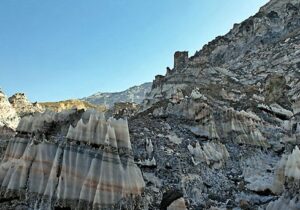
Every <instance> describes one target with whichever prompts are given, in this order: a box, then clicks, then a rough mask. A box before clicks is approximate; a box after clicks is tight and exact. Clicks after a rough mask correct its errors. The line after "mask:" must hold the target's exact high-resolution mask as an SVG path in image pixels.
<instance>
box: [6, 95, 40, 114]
mask: <svg viewBox="0 0 300 210" xmlns="http://www.w3.org/2000/svg"><path fill="white" fill-rule="evenodd" d="M8 100H9V102H10V104H11V105H12V107H13V108H14V109H15V110H16V112H17V113H18V115H19V116H20V117H23V116H25V115H28V114H32V113H35V112H43V111H45V109H44V108H43V107H42V106H40V105H39V104H38V103H31V102H30V101H29V100H28V99H27V97H26V96H25V94H24V93H16V94H14V95H13V96H11V97H9V99H8Z"/></svg>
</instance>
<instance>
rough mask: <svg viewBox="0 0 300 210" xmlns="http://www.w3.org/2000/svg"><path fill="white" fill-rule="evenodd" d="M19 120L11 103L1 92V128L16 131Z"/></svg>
mask: <svg viewBox="0 0 300 210" xmlns="http://www.w3.org/2000/svg"><path fill="white" fill-rule="evenodd" d="M19 120H20V118H19V116H18V114H17V112H16V110H15V109H14V108H13V107H12V105H11V104H10V103H9V101H8V99H7V97H6V95H5V94H4V93H3V92H1V91H0V127H2V126H7V127H9V128H12V129H16V127H17V126H18V123H19Z"/></svg>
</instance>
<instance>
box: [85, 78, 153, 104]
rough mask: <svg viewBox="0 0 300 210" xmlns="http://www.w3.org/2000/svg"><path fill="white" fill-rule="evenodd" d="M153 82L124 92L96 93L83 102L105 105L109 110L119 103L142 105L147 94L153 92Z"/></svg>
mask: <svg viewBox="0 0 300 210" xmlns="http://www.w3.org/2000/svg"><path fill="white" fill-rule="evenodd" d="M151 85H152V83H151V82H147V83H144V84H142V85H139V86H134V87H131V88H129V89H127V90H125V91H122V92H116V93H100V92H99V93H96V94H93V95H91V96H89V97H86V98H83V99H82V100H85V101H88V102H90V103H92V104H104V105H106V106H108V107H109V108H111V107H113V106H114V104H115V103H118V102H131V103H137V104H140V103H141V102H142V101H143V100H144V98H145V95H146V93H148V92H149V91H150V90H151Z"/></svg>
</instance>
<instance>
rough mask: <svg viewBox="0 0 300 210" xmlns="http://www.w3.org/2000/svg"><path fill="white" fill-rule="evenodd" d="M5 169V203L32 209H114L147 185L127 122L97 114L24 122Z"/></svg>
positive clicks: (40, 116) (41, 116)
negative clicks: (13, 200)
mask: <svg viewBox="0 0 300 210" xmlns="http://www.w3.org/2000/svg"><path fill="white" fill-rule="evenodd" d="M17 132H18V134H17V135H16V136H15V137H14V138H13V139H11V140H9V144H8V146H7V149H6V151H5V154H4V157H3V159H2V161H1V165H0V183H1V197H4V198H9V197H15V196H19V197H24V198H25V199H26V200H28V201H29V202H28V203H30V205H32V206H30V208H34V209H53V208H55V207H57V206H59V207H70V208H71V209H115V208H118V207H119V208H120V205H121V204H120V202H121V201H122V200H124V199H125V200H126V199H127V198H128V199H130V198H133V199H134V198H135V197H138V196H139V195H140V194H141V192H142V191H143V189H144V187H145V184H144V180H143V177H142V174H141V171H140V169H139V168H138V167H137V166H136V165H135V163H134V161H133V158H132V151H131V144H130V139H129V131H128V125H127V120H123V119H119V120H116V119H113V118H110V119H108V120H105V117H104V115H103V114H100V113H98V112H95V111H86V112H83V111H77V110H71V111H64V112H60V113H54V112H50V111H46V112H44V113H36V114H34V115H33V116H26V117H24V118H22V119H21V121H20V123H19V125H18V127H17Z"/></svg>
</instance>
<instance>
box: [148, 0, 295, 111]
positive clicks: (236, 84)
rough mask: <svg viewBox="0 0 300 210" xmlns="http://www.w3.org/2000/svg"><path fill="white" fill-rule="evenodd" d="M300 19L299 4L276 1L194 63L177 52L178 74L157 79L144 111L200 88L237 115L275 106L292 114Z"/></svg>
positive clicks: (210, 45)
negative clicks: (260, 106)
mask: <svg viewBox="0 0 300 210" xmlns="http://www.w3.org/2000/svg"><path fill="white" fill-rule="evenodd" d="M299 16H300V15H299V2H298V1H297V0H284V1H280V0H272V1H270V2H269V3H268V4H267V5H266V6H264V7H262V8H261V9H260V10H259V12H258V13H257V14H255V15H254V16H252V17H250V18H249V19H247V20H245V21H243V22H242V23H240V24H235V25H234V27H233V29H232V30H231V31H230V32H229V33H228V34H226V35H225V36H220V37H217V38H216V39H215V40H213V41H212V42H210V43H208V44H207V45H205V46H204V47H203V49H202V50H200V51H198V52H196V54H195V55H193V56H192V57H189V58H188V57H187V52H176V53H175V55H174V68H173V69H172V70H171V69H168V71H167V74H166V75H165V76H157V77H156V79H155V80H154V82H153V87H152V90H151V92H150V93H149V95H148V97H147V99H148V100H145V107H147V105H148V106H149V105H150V104H153V103H155V102H157V101H160V100H161V99H166V98H167V99H169V98H172V96H173V95H174V94H176V93H177V92H178V91H180V92H182V93H183V96H189V95H190V93H191V91H192V90H193V89H195V88H197V89H198V90H199V92H200V93H201V94H203V95H204V96H210V97H213V98H214V100H220V101H222V102H223V103H224V104H226V105H228V106H231V107H234V108H237V109H244V110H246V109H248V108H250V107H251V106H253V103H257V101H261V102H263V103H266V104H271V103H273V102H274V101H276V102H277V103H278V104H279V105H281V106H282V107H284V108H286V109H289V110H293V107H292V105H293V104H297V103H298V101H299V97H300V95H299V90H300V86H299V84H300V83H299V67H300V60H299V53H300V51H299V49H300V48H299V44H300V35H299V33H298V31H299V24H300V23H299ZM244 101H248V103H243V102H244Z"/></svg>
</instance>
